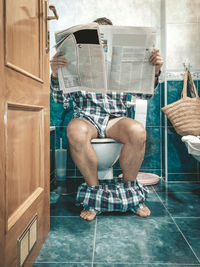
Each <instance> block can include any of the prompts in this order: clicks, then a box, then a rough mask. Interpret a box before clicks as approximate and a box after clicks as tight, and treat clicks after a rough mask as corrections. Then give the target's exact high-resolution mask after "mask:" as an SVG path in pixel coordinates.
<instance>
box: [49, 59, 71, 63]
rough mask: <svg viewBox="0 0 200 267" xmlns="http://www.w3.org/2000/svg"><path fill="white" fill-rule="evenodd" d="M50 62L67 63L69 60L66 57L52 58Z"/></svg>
mask: <svg viewBox="0 0 200 267" xmlns="http://www.w3.org/2000/svg"><path fill="white" fill-rule="evenodd" d="M50 63H67V60H66V59H65V58H54V59H52V60H50Z"/></svg>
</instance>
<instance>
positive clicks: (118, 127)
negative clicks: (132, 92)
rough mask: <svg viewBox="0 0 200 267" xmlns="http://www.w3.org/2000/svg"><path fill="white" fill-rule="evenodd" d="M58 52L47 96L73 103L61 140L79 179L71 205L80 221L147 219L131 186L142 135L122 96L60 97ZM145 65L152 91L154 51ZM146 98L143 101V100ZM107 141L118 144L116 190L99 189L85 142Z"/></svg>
mask: <svg viewBox="0 0 200 267" xmlns="http://www.w3.org/2000/svg"><path fill="white" fill-rule="evenodd" d="M95 22H97V23H98V24H102V25H112V22H111V21H110V20H109V19H107V18H99V19H97V20H95ZM62 55H63V53H62V52H57V53H56V54H55V55H54V57H53V58H52V60H51V69H52V75H51V86H50V88H51V95H52V97H53V98H54V101H55V102H57V103H63V105H64V108H66V107H67V106H68V101H69V99H72V100H73V103H74V118H73V119H72V120H71V121H70V123H69V124H68V126H67V138H68V140H69V147H70V152H71V156H72V158H73V161H74V162H75V164H76V166H77V167H78V169H79V170H80V172H81V174H82V175H83V177H84V179H85V182H86V183H85V184H83V185H81V186H80V187H79V190H78V194H77V203H78V204H80V205H82V206H83V210H82V211H81V214H80V216H81V218H83V219H85V220H89V221H91V220H93V219H94V218H95V216H96V215H97V214H98V213H100V212H102V211H126V210H132V211H133V212H134V213H135V214H137V215H138V216H141V217H147V216H149V215H150V210H149V209H148V207H147V206H145V205H144V201H145V199H146V195H147V189H146V188H145V187H144V186H142V185H141V184H139V183H138V181H137V180H136V177H137V174H138V171H139V169H140V166H141V164H142V161H143V158H144V152H145V141H146V131H145V129H144V127H143V125H142V124H141V123H139V122H137V121H135V120H134V119H131V118H128V117H126V101H127V94H126V93H114V92H113V93H108V94H99V93H98V94H95V93H93V92H85V91H80V92H74V93H69V94H63V91H61V90H59V83H58V72H57V71H58V68H62V67H64V66H66V64H67V61H66V60H65V59H64V58H62V57H61V56H62ZM149 62H150V63H151V64H152V65H154V66H155V88H156V87H157V84H158V76H159V74H160V69H161V67H162V65H163V58H162V56H161V55H160V52H159V50H158V49H154V50H153V55H152V56H151V57H150V59H149ZM148 98H150V96H149V97H148V96H146V99H148ZM97 137H107V138H112V139H114V140H116V141H117V142H119V143H122V144H123V147H122V150H121V154H120V158H119V163H120V167H121V169H122V172H123V178H122V181H121V183H119V184H118V185H117V186H115V185H114V184H112V185H110V186H103V185H101V184H100V182H99V180H98V175H97V164H98V162H97V156H96V153H95V151H94V149H93V147H92V144H91V139H93V138H97Z"/></svg>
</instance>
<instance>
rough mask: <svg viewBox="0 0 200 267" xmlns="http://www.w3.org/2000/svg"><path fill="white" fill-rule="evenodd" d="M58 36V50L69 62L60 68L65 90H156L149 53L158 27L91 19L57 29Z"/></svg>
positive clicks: (142, 91)
mask: <svg viewBox="0 0 200 267" xmlns="http://www.w3.org/2000/svg"><path fill="white" fill-rule="evenodd" d="M55 38H56V49H57V51H63V52H64V53H65V54H64V56H63V57H64V58H66V59H67V62H68V63H67V66H66V67H64V68H61V69H58V78H59V84H60V88H61V90H63V92H64V93H69V92H75V91H81V90H83V91H90V92H96V93H108V92H113V91H114V92H130V93H136V94H138V93H139V94H153V93H154V76H155V67H154V66H152V65H151V64H150V63H149V57H150V56H151V54H152V50H153V48H154V47H155V42H156V30H155V28H151V27H127V26H109V25H98V24H97V23H90V24H86V25H78V26H74V27H71V28H69V29H67V30H64V31H60V32H56V34H55Z"/></svg>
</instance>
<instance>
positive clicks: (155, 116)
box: [146, 84, 161, 126]
mask: <svg viewBox="0 0 200 267" xmlns="http://www.w3.org/2000/svg"><path fill="white" fill-rule="evenodd" d="M160 90H161V86H160V84H159V85H158V88H157V91H156V93H155V95H154V96H153V97H152V98H151V99H150V100H148V107H147V122H146V126H160V95H161V92H160Z"/></svg>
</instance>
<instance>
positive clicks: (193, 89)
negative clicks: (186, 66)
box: [188, 71, 199, 98]
mask: <svg viewBox="0 0 200 267" xmlns="http://www.w3.org/2000/svg"><path fill="white" fill-rule="evenodd" d="M188 81H189V88H190V94H191V95H192V93H193V94H194V95H195V97H196V98H199V95H198V91H197V89H196V86H195V84H194V81H193V79H192V74H191V73H190V71H189V72H188Z"/></svg>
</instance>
